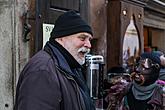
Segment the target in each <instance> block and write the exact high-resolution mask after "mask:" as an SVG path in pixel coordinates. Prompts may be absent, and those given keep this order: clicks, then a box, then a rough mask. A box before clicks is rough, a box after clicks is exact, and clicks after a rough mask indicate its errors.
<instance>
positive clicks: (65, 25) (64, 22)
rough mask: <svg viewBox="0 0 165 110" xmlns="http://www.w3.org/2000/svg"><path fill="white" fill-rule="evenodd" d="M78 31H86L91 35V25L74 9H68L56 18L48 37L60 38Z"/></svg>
mask: <svg viewBox="0 0 165 110" xmlns="http://www.w3.org/2000/svg"><path fill="white" fill-rule="evenodd" d="M68 21H69V22H68ZM79 32H87V33H89V34H91V35H93V33H92V29H91V27H90V26H89V25H88V24H87V23H86V22H85V21H84V20H83V19H82V18H81V17H80V16H79V15H78V14H77V13H76V12H75V11H68V12H66V13H64V14H63V15H61V16H60V17H59V18H58V19H57V20H56V23H55V27H54V28H53V30H52V32H51V37H50V39H55V38H60V37H64V36H68V35H72V34H76V33H79Z"/></svg>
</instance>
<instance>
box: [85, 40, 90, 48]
mask: <svg viewBox="0 0 165 110" xmlns="http://www.w3.org/2000/svg"><path fill="white" fill-rule="evenodd" d="M84 46H85V47H87V48H91V42H90V41H89V40H86V41H85V43H84Z"/></svg>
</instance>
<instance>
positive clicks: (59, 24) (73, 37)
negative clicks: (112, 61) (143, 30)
mask: <svg viewBox="0 0 165 110" xmlns="http://www.w3.org/2000/svg"><path fill="white" fill-rule="evenodd" d="M92 35H93V34H92V30H91V27H90V26H89V25H88V24H87V23H86V22H85V21H84V20H83V19H82V18H81V17H80V16H79V15H78V14H77V13H76V12H75V11H69V12H66V13H64V14H63V15H61V16H60V17H59V18H58V19H57V20H56V23H55V27H54V29H53V30H52V32H51V37H50V39H49V41H48V42H47V43H46V45H45V47H44V49H43V50H41V51H39V52H38V53H37V54H36V55H35V56H33V57H32V58H31V60H30V61H29V62H28V64H27V65H26V66H25V68H24V69H23V71H22V73H21V74H20V78H19V81H18V85H17V93H16V103H15V108H14V110H94V109H95V107H94V105H93V103H92V101H91V99H90V97H89V94H88V93H89V89H88V87H87V86H86V83H85V80H84V77H83V76H84V75H83V73H82V71H81V70H82V66H81V65H82V64H83V63H84V62H85V54H87V53H88V52H89V50H90V48H91V43H90V40H91V39H92Z"/></svg>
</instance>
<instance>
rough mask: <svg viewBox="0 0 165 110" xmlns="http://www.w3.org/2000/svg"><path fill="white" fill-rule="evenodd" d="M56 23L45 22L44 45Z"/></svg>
mask: <svg viewBox="0 0 165 110" xmlns="http://www.w3.org/2000/svg"><path fill="white" fill-rule="evenodd" d="M53 27H54V25H53V24H45V23H43V46H44V45H45V44H46V42H47V41H48V40H49V37H50V33H51V32H52V29H53Z"/></svg>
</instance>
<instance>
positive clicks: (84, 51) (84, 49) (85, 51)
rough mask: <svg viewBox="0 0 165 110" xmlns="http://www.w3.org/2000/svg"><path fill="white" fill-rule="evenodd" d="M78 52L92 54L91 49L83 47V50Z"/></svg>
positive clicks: (80, 49)
mask: <svg viewBox="0 0 165 110" xmlns="http://www.w3.org/2000/svg"><path fill="white" fill-rule="evenodd" d="M78 52H82V53H85V54H88V53H89V52H90V49H89V48H86V47H81V48H79V49H78Z"/></svg>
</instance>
